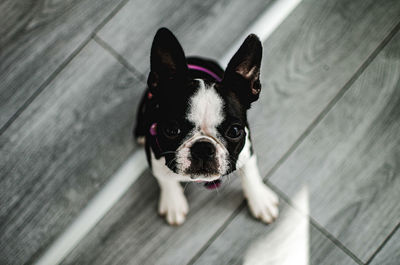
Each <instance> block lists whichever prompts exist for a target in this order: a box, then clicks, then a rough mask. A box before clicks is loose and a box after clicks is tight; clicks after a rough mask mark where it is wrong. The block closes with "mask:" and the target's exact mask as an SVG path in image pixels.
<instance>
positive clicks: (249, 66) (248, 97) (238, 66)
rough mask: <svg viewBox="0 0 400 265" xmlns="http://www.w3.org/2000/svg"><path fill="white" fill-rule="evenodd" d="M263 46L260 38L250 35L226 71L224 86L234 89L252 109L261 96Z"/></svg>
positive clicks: (244, 103) (243, 102)
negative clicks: (253, 103) (254, 102)
mask: <svg viewBox="0 0 400 265" xmlns="http://www.w3.org/2000/svg"><path fill="white" fill-rule="evenodd" d="M261 57H262V45H261V42H260V40H259V39H258V37H257V36H256V35H254V34H251V35H249V36H248V37H247V38H246V40H245V41H244V42H243V44H242V45H241V46H240V48H239V50H238V51H237V52H236V53H235V55H234V56H233V57H232V59H231V60H230V61H229V63H228V66H227V68H226V70H225V75H224V79H223V81H222V83H223V85H224V86H225V87H227V88H228V89H232V90H233V92H234V93H235V94H236V95H237V96H238V98H239V100H240V102H241V103H242V104H243V105H244V106H246V108H250V105H251V103H252V102H253V101H256V100H257V99H258V97H259V95H260V91H261V83H260V67H261Z"/></svg>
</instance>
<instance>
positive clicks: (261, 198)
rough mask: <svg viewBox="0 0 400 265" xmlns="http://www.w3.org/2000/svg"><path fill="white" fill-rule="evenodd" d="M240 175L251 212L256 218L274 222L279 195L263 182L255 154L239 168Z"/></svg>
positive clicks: (276, 215)
mask: <svg viewBox="0 0 400 265" xmlns="http://www.w3.org/2000/svg"><path fill="white" fill-rule="evenodd" d="M239 175H240V177H241V179H242V185H243V191H244V196H245V197H246V198H247V202H248V205H249V208H250V212H251V213H252V214H253V216H254V217H255V218H258V219H261V220H262V221H263V222H265V223H272V222H273V221H274V220H275V219H276V218H277V217H278V196H277V195H276V194H275V193H274V192H273V191H272V190H271V189H270V188H268V187H267V186H266V185H265V184H264V183H263V181H262V178H261V176H260V173H259V171H258V167H257V158H256V156H255V155H252V156H251V157H250V158H249V159H248V160H247V161H246V163H245V164H244V165H243V166H242V167H241V168H240V169H239Z"/></svg>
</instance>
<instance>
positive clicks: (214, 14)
mask: <svg viewBox="0 0 400 265" xmlns="http://www.w3.org/2000/svg"><path fill="white" fill-rule="evenodd" d="M271 2H272V0H254V1H243V0H233V1H213V0H202V1H199V0H197V1H185V0H174V1H157V2H154V1H146V0H132V1H130V2H129V3H128V4H127V5H126V6H125V7H124V8H123V9H122V10H121V12H119V13H118V14H117V15H116V16H115V17H114V18H113V19H112V20H111V21H110V23H108V24H107V25H106V26H105V27H104V28H103V29H102V30H101V31H100V32H99V33H98V35H99V36H100V38H102V39H103V40H104V41H106V42H107V43H108V44H109V45H110V46H112V47H113V48H114V49H115V50H116V51H117V52H118V53H119V54H122V55H123V56H124V58H126V59H127V60H128V61H129V62H130V64H132V65H133V66H134V67H135V68H136V69H138V70H139V71H141V72H142V73H145V74H147V70H148V68H149V57H148V54H150V47H151V42H152V40H153V37H154V34H155V32H156V31H157V29H158V28H160V27H168V28H170V29H171V30H172V31H173V33H174V34H175V35H176V36H177V38H178V40H179V41H180V42H181V44H182V46H183V48H184V50H185V52H186V54H187V55H201V56H206V57H211V58H215V59H219V58H221V57H222V56H223V55H224V54H225V52H226V51H227V50H228V49H229V48H230V47H231V45H232V44H233V43H234V42H235V41H236V40H237V39H238V37H240V36H241V34H242V32H243V31H244V30H246V29H247V28H248V27H249V26H250V25H251V24H252V23H253V21H254V20H255V18H256V17H257V16H258V15H260V14H261V13H262V12H263V11H264V10H265V9H266V8H267V7H268V6H269V5H270V3H271ZM132 18H135V21H137V22H136V23H133V22H132ZM139 25H140V26H139ZM136 50H141V51H143V52H142V53H137V52H135V51H136Z"/></svg>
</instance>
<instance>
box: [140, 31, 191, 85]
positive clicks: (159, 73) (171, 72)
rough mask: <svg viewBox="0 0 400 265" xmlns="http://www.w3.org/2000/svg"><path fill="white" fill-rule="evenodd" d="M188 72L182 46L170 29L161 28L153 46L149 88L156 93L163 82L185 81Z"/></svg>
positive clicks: (148, 81)
mask: <svg viewBox="0 0 400 265" xmlns="http://www.w3.org/2000/svg"><path fill="white" fill-rule="evenodd" d="M187 71H188V68H187V63H186V58H185V54H184V52H183V49H182V46H181V45H180V44H179V42H178V40H177V39H176V37H175V36H174V34H172V32H171V31H170V30H169V29H167V28H160V29H159V30H158V31H157V33H156V35H155V37H154V40H153V44H152V46H151V55H150V74H149V78H148V80H147V84H148V86H149V88H150V89H151V90H153V91H155V90H157V89H158V87H159V85H160V83H162V82H165V81H169V80H174V81H175V80H178V81H179V80H183V79H184V78H186V75H187Z"/></svg>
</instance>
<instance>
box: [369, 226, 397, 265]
mask: <svg viewBox="0 0 400 265" xmlns="http://www.w3.org/2000/svg"><path fill="white" fill-rule="evenodd" d="M399 228H400V222H399V223H397V225H396V226H395V228H394V229H393V231H392V232H390V234H389V235H388V236H387V237H386V238H385V240H383V242H382V244H380V245H379V247H378V248H377V249H376V250H375V251H374V253H373V254H372V255H371V257H370V258H369V259H368V260H367V262H366V263H365V265H369V264H371V262H372V261H373V260H374V258H375V257H376V256H377V255H378V254H379V252H380V251H381V250H382V249H383V248H384V247H385V246H386V244H387V243H388V242H389V241H390V239H391V238H392V237H393V235H394V234H396V232H397V230H399Z"/></svg>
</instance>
